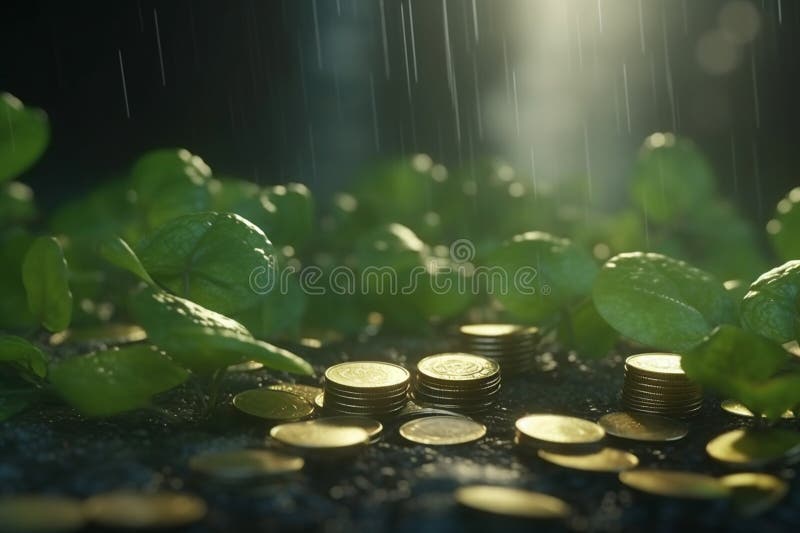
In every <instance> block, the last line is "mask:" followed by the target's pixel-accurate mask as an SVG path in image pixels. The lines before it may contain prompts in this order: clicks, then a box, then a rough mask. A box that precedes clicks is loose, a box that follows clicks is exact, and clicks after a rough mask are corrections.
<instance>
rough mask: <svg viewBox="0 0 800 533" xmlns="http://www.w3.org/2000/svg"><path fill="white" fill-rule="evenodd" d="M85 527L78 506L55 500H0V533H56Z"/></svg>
mask: <svg viewBox="0 0 800 533" xmlns="http://www.w3.org/2000/svg"><path fill="white" fill-rule="evenodd" d="M85 524H86V518H85V517H84V515H83V509H82V506H81V502H79V501H77V500H73V499H71V498H62V497H59V496H33V495H25V496H10V497H5V498H2V499H0V532H3V533H6V532H8V533H58V532H66V531H75V530H76V529H80V528H82V527H83V526H84V525H85Z"/></svg>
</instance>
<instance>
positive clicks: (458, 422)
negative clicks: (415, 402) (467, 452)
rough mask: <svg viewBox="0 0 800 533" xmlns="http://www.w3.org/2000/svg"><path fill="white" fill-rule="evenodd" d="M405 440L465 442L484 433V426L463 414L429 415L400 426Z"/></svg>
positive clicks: (428, 443) (429, 443)
mask: <svg viewBox="0 0 800 533" xmlns="http://www.w3.org/2000/svg"><path fill="white" fill-rule="evenodd" d="M400 435H401V436H402V437H403V438H405V439H406V440H410V441H411V442H416V443H418V444H426V445H428V446H443V445H450V444H465V443H467V442H473V441H476V440H478V439H480V438H482V437H483V436H484V435H486V426H484V425H483V424H479V423H478V422H475V421H474V420H472V419H471V418H467V417H463V416H429V417H426V418H417V419H415V420H411V421H409V422H406V423H405V424H403V425H402V426H400Z"/></svg>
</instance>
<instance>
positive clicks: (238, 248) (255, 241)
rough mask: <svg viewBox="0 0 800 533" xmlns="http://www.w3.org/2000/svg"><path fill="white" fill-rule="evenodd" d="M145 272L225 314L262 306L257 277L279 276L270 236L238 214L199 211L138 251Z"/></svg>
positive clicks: (166, 228)
mask: <svg viewBox="0 0 800 533" xmlns="http://www.w3.org/2000/svg"><path fill="white" fill-rule="evenodd" d="M137 251H138V253H139V258H140V259H141V261H142V264H143V265H144V268H145V270H146V271H147V272H149V273H150V275H151V276H152V277H153V279H155V280H156V282H158V283H159V285H161V286H162V287H166V288H168V289H169V290H170V291H172V292H174V293H176V294H180V295H181V296H183V297H185V298H189V299H190V300H193V301H195V302H197V303H199V304H200V305H202V306H204V307H207V308H209V309H212V310H214V311H217V312H219V313H223V314H234V313H237V312H240V311H243V310H245V309H247V308H249V307H252V306H254V305H255V304H257V303H258V300H259V294H258V293H257V292H256V291H255V290H253V288H252V287H251V285H250V283H251V276H253V275H255V274H254V273H260V274H258V275H259V276H261V279H262V282H263V283H267V280H266V279H264V278H269V277H271V276H274V275H275V272H274V261H275V259H274V253H273V248H272V244H271V243H270V241H269V239H267V237H266V235H264V233H263V232H262V231H261V230H260V229H258V228H257V227H256V226H254V225H253V224H251V223H250V222H249V221H247V220H245V219H243V218H242V217H240V216H238V215H234V214H232V213H196V214H193V215H186V216H183V217H180V218H177V219H174V220H172V221H170V222H168V223H167V224H165V225H164V226H162V227H161V228H160V229H158V230H157V231H156V232H155V233H153V234H152V235H150V236H149V237H148V238H147V239H145V240H144V241H143V242H142V243H141V244H140V245H139V247H138V250H137Z"/></svg>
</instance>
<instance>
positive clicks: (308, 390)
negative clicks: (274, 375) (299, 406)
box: [267, 383, 322, 403]
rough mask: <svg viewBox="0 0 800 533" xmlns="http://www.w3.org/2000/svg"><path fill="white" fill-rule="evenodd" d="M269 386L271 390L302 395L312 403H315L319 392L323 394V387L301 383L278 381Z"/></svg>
mask: <svg viewBox="0 0 800 533" xmlns="http://www.w3.org/2000/svg"><path fill="white" fill-rule="evenodd" d="M267 388H268V389H270V390H279V391H283V392H290V393H292V394H296V395H297V396H300V397H301V398H304V399H305V400H307V401H309V402H311V403H314V399H315V398H316V397H317V396H318V395H319V394H322V389H321V388H320V387H314V386H312V385H301V384H299V383H277V384H275V385H269V386H268V387H267Z"/></svg>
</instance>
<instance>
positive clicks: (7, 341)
mask: <svg viewBox="0 0 800 533" xmlns="http://www.w3.org/2000/svg"><path fill="white" fill-rule="evenodd" d="M0 361H5V362H11V363H16V364H18V365H20V366H22V367H24V368H27V369H28V370H30V371H31V372H33V373H34V374H36V375H37V376H39V377H42V378H43V377H45V375H47V360H46V359H45V356H44V354H43V353H42V351H41V350H40V349H39V348H37V347H36V346H34V345H33V344H31V343H30V342H28V341H26V340H25V339H23V338H22V337H16V336H14V335H5V334H2V333H0Z"/></svg>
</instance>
